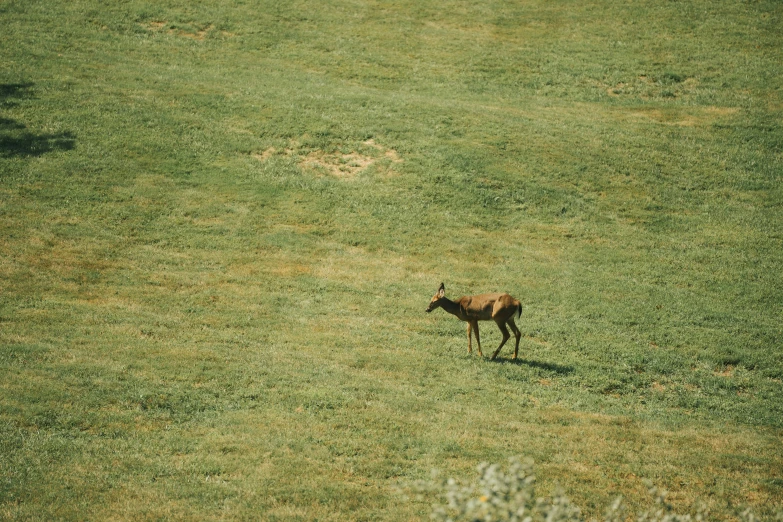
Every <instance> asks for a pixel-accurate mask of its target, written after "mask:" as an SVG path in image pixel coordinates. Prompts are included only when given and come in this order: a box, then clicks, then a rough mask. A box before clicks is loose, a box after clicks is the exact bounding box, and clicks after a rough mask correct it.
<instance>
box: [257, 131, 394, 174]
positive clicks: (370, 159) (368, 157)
mask: <svg viewBox="0 0 783 522" xmlns="http://www.w3.org/2000/svg"><path fill="white" fill-rule="evenodd" d="M251 156H252V157H253V158H255V159H257V160H258V161H267V160H269V159H271V158H272V157H274V156H289V157H294V158H296V159H297V163H298V164H299V166H300V167H301V168H302V169H305V170H309V171H312V172H315V173H316V174H321V175H328V176H334V177H336V178H341V179H350V178H354V177H355V176H356V175H358V174H359V173H361V172H363V171H365V170H367V169H368V168H369V167H371V166H373V165H375V166H376V167H378V168H381V169H382V170H384V171H385V172H387V173H388V172H389V167H390V166H391V165H393V164H397V163H402V161H403V160H402V158H401V157H400V155H399V154H398V153H397V151H395V150H394V149H389V148H386V147H384V146H382V145H379V144H378V143H376V142H375V140H373V139H369V140H367V141H364V142H362V143H361V144H360V145H358V146H357V147H355V148H354V150H349V151H348V152H345V149H343V150H341V151H332V152H327V151H324V150H311V151H310V152H307V153H305V152H304V151H301V150H300V144H299V142H296V141H293V142H291V144H290V145H289V146H288V147H286V148H283V149H277V148H275V147H269V148H268V149H266V150H264V151H262V152H256V153H252V154H251Z"/></svg>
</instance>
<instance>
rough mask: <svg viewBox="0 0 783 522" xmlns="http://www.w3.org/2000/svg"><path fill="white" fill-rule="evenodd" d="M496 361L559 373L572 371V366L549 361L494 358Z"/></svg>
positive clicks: (566, 373)
mask: <svg viewBox="0 0 783 522" xmlns="http://www.w3.org/2000/svg"><path fill="white" fill-rule="evenodd" d="M496 362H499V363H501V364H513V365H515V366H528V367H530V368H537V369H539V370H545V371H548V372H552V373H557V374H559V375H568V374H571V373H574V367H573V366H565V365H562V364H555V363H549V362H541V361H533V360H526V359H496Z"/></svg>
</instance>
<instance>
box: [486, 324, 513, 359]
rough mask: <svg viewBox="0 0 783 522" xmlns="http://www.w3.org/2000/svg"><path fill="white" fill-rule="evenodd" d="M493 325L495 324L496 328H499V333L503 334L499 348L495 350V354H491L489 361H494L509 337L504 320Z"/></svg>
mask: <svg viewBox="0 0 783 522" xmlns="http://www.w3.org/2000/svg"><path fill="white" fill-rule="evenodd" d="M495 323H497V325H498V328H500V333H502V334H503V340H502V341H500V346H498V349H497V350H495V353H493V354H492V357H491V358H490V359H491V360H493V361H494V360H495V357H497V356H498V354H499V353H500V350H501V348H503V345H504V344H506V341H508V339H509V338H510V337H511V334H510V333H508V328H506V321H504V320H496V321H495Z"/></svg>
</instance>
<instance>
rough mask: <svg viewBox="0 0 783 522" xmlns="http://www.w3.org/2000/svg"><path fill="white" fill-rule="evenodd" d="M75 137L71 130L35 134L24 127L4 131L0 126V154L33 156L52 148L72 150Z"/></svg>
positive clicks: (5, 155)
mask: <svg viewBox="0 0 783 522" xmlns="http://www.w3.org/2000/svg"><path fill="white" fill-rule="evenodd" d="M22 127H23V128H24V126H22ZM75 138H76V137H75V136H74V134H73V133H71V132H57V133H52V134H48V133H44V134H35V133H33V132H30V131H28V130H27V129H26V128H24V130H22V131H21V132H20V131H16V132H5V131H4V130H2V128H0V156H4V157H13V156H33V157H34V156H40V155H42V154H46V153H47V152H51V151H53V150H72V149H73V148H74V147H75V146H76V139H75Z"/></svg>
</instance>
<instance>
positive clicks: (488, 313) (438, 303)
mask: <svg viewBox="0 0 783 522" xmlns="http://www.w3.org/2000/svg"><path fill="white" fill-rule="evenodd" d="M436 308H443V309H444V310H445V311H447V312H448V313H450V314H452V315H455V316H456V317H457V319H459V320H460V321H465V322H467V323H468V353H473V346H472V342H471V333H475V335H476V344H478V354H479V357H483V356H484V354H482V353H481V341H480V340H479V325H478V322H479V321H495V324H497V325H498V328H500V333H502V334H503V340H502V341H500V346H498V349H497V350H495V353H493V354H492V357H491V358H490V360H492V361H494V360H495V357H497V356H498V354H499V353H500V350H501V349H502V348H503V345H504V344H506V341H508V340H509V338H511V335H510V334H509V333H508V328H506V326H507V325H508V326H509V327H511V331H512V332H514V337H516V339H517V342H516V346H514V357H513V359H516V358H517V352H518V351H519V339H520V338H521V337H522V332H520V331H519V328H517V325H516V324H515V323H514V315H515V314H516V316H517V319H519V318H520V317H522V303H520V302H519V301H518V300H517V299H514V298H513V297H511V296H510V295H508V294H500V293H497V294H479V295H467V296H463V297H460V298H459V299H458V300H457V301H452V300H450V299H448V298H447V297H446V287H445V286H444V284H443V283H441V284H440V287H439V288H438V291H437V292H435V295H434V296H432V300H431V301H430V305H429V306H428V307H427V310H425V311H426V312H427V313H429V312H432V311H433V310H435V309H436Z"/></svg>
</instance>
